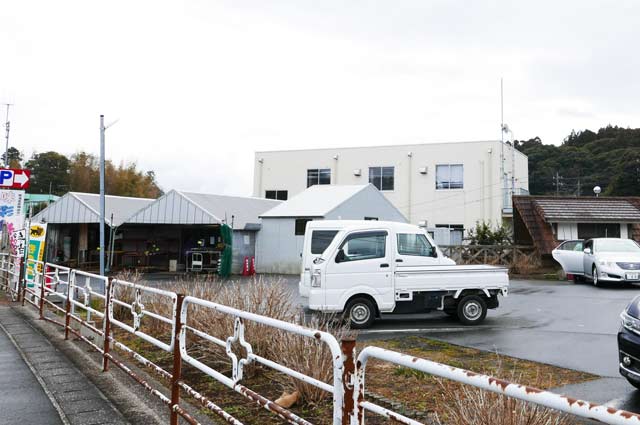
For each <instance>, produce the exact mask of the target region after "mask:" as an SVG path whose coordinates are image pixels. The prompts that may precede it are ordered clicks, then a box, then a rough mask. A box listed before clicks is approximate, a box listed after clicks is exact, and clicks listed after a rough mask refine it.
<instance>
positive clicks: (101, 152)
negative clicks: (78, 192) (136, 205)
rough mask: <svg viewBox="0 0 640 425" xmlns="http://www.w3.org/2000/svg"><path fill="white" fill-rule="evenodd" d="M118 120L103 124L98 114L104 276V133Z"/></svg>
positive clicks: (101, 250)
mask: <svg viewBox="0 0 640 425" xmlns="http://www.w3.org/2000/svg"><path fill="white" fill-rule="evenodd" d="M117 122H118V120H115V121H114V122H112V123H111V124H109V125H106V126H105V125H104V115H100V275H101V276H104V260H105V258H104V255H105V250H104V225H105V219H104V214H105V211H104V210H105V205H104V203H105V202H104V201H105V192H104V161H105V159H104V133H105V131H106V130H107V128H109V127H111V126H112V125H114V124H115V123H117ZM111 226H113V220H112V221H111V223H110V227H111Z"/></svg>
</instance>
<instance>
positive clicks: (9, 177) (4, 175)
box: [0, 170, 13, 186]
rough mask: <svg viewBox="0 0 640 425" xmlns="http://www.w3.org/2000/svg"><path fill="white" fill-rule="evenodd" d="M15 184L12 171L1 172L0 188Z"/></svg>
mask: <svg viewBox="0 0 640 425" xmlns="http://www.w3.org/2000/svg"><path fill="white" fill-rule="evenodd" d="M7 182H8V183H9V184H11V183H13V171H12V170H0V186H3V185H6V184H7Z"/></svg>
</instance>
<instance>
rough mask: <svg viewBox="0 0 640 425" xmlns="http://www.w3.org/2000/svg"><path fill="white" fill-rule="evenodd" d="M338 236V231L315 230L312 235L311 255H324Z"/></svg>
mask: <svg viewBox="0 0 640 425" xmlns="http://www.w3.org/2000/svg"><path fill="white" fill-rule="evenodd" d="M337 234H338V231H337V230H314V231H313V233H312V234H311V253H312V254H322V253H323V252H324V250H325V249H327V248H328V247H329V245H331V242H333V238H334V237H335V236H336V235H337Z"/></svg>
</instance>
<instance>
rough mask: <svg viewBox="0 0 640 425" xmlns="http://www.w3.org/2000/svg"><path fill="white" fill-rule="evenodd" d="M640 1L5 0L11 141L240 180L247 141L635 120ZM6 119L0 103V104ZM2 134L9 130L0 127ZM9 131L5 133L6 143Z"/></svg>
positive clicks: (340, 141) (639, 112)
mask: <svg viewBox="0 0 640 425" xmlns="http://www.w3.org/2000/svg"><path fill="white" fill-rule="evenodd" d="M639 17H640V2H637V1H633V0H629V1H622V0H617V1H615V2H611V1H608V2H604V1H602V2H594V1H585V0H576V1H561V2H558V1H540V0H538V1H535V2H533V1H532V2H526V4H525V2H521V1H517V2H514V1H474V2H471V1H451V0H449V1H439V0H421V1H401V0H393V1H357V0H343V1H330V0H315V1H311V0H309V1H304V0H291V1H268V0H255V1H242V0H233V1H216V0H184V1H158V0H154V1H141V0H135V1H130V0H129V1H116V0H110V1H108V2H104V1H100V2H98V1H90V0H81V1H65V0H57V1H50V0H41V1H29V0H20V1H10V0H4V1H3V2H2V6H1V7H0V58H1V60H0V101H1V102H3V103H4V102H10V103H14V104H15V106H13V107H12V109H11V115H10V121H11V136H10V140H11V145H13V146H16V147H17V148H18V149H20V150H22V151H23V152H25V153H26V155H27V156H30V155H31V154H32V153H33V152H34V151H38V152H42V151H46V150H56V151H58V152H61V153H65V154H72V153H74V152H77V151H79V150H86V151H89V152H94V153H97V152H98V149H99V131H98V122H99V121H98V120H99V118H98V117H99V115H100V114H101V113H102V114H105V115H106V121H107V122H109V121H112V120H114V119H120V121H119V122H118V123H117V124H116V125H114V126H113V127H112V128H110V129H109V130H108V131H107V157H109V158H111V159H113V160H114V161H116V162H119V161H123V160H124V161H136V162H137V163H138V165H139V166H140V167H141V168H143V169H146V170H148V169H153V170H155V171H156V174H157V176H158V180H159V183H160V185H161V186H162V188H163V189H164V190H165V191H166V190H170V189H173V188H175V189H183V190H193V191H203V192H209V193H225V194H237V195H249V194H250V193H251V189H252V188H251V185H252V174H253V153H254V151H256V150H277V149H291V148H313V147H330V146H359V145H360V146H361V145H377V144H401V143H420V142H435V141H458V140H482V139H499V137H500V77H503V78H504V87H505V96H504V106H505V113H504V114H505V122H507V123H508V124H509V126H510V127H511V128H512V130H513V132H514V134H515V137H516V138H517V139H528V138H531V137H534V136H540V137H541V138H542V139H543V141H544V142H545V143H556V144H557V143H560V142H561V141H562V139H563V138H564V137H565V136H566V135H567V134H568V133H569V132H570V131H571V129H576V130H579V129H585V128H590V129H594V130H595V129H597V128H599V127H600V126H603V125H606V124H608V123H611V124H614V125H620V126H624V127H627V126H629V127H640V102H638V99H639V98H640V78H639V77H638V70H639V69H640V55H638V46H639V44H640V25H638V18H639ZM0 117H1V120H2V121H4V111H2V114H1V115H0ZM3 135H4V134H3ZM2 145H3V146H4V142H3V143H2Z"/></svg>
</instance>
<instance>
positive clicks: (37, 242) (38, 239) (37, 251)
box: [27, 223, 47, 281]
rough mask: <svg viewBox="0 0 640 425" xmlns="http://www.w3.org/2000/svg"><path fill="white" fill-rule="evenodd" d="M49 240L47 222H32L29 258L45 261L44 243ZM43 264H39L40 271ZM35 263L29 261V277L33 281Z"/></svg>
mask: <svg viewBox="0 0 640 425" xmlns="http://www.w3.org/2000/svg"><path fill="white" fill-rule="evenodd" d="M46 240H47V224H46V223H32V224H31V228H30V229H29V251H28V252H27V259H28V260H35V261H43V259H44V244H45V241H46ZM41 267H42V266H41V265H38V268H39V270H38V272H40V273H41V272H42V270H40V268H41ZM34 274H35V272H34V270H33V263H31V262H27V279H28V280H30V281H32V280H33V277H34Z"/></svg>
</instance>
